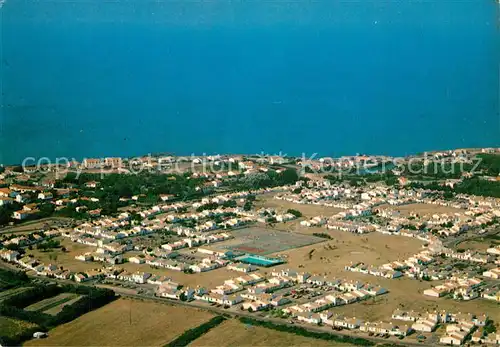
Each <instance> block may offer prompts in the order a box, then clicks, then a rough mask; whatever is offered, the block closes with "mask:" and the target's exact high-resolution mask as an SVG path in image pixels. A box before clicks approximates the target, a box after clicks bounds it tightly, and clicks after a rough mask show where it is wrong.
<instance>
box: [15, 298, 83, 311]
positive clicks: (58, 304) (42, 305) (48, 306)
mask: <svg viewBox="0 0 500 347" xmlns="http://www.w3.org/2000/svg"><path fill="white" fill-rule="evenodd" d="M80 297H81V296H80V295H78V294H73V293H61V294H59V295H56V296H54V297H52V298H48V299H44V300H41V301H38V302H35V303H34V304H32V305H29V306H28V307H26V308H25V310H26V311H39V312H45V311H50V310H53V309H54V310H53V311H54V312H55V313H50V312H46V313H49V314H54V315H55V314H57V313H59V312H60V311H61V309H62V305H65V304H68V303H69V302H70V301H72V302H75V301H76V300H77V299H80ZM75 299H76V300H75ZM59 308H61V309H59ZM51 312H52V311H51Z"/></svg>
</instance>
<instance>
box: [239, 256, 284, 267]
mask: <svg viewBox="0 0 500 347" xmlns="http://www.w3.org/2000/svg"><path fill="white" fill-rule="evenodd" d="M238 260H239V261H240V262H242V263H246V264H252V265H258V266H264V267H269V266H274V265H278V264H281V263H283V261H282V260H281V259H276V258H266V257H262V256H258V255H252V254H248V255H245V256H243V257H240V258H238Z"/></svg>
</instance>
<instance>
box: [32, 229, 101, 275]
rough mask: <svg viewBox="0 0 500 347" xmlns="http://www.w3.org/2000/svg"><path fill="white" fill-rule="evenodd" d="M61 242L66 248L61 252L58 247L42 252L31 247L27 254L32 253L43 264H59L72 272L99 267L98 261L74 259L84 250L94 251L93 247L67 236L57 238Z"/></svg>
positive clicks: (84, 251)
mask: <svg viewBox="0 0 500 347" xmlns="http://www.w3.org/2000/svg"><path fill="white" fill-rule="evenodd" d="M57 240H59V241H60V242H61V246H62V247H65V248H66V252H63V251H62V250H61V249H60V248H59V249H57V248H56V249H53V250H49V251H47V252H42V251H40V250H37V249H36V246H34V247H33V250H31V251H27V254H33V255H34V256H35V258H36V259H38V260H40V261H41V262H42V263H44V264H54V263H55V264H60V265H61V266H63V267H64V268H65V269H68V270H70V271H73V272H79V271H88V270H91V269H96V268H101V267H102V265H101V264H100V263H94V262H84V261H80V260H76V259H75V256H76V255H80V254H83V253H86V252H94V251H95V247H92V246H86V245H82V244H81V243H76V242H72V241H71V240H69V239H68V238H62V237H61V238H57Z"/></svg>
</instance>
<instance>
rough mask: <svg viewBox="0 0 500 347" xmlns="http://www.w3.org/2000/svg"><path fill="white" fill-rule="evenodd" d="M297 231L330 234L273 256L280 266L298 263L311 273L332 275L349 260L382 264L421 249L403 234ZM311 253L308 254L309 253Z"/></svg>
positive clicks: (302, 228)
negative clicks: (281, 262)
mask: <svg viewBox="0 0 500 347" xmlns="http://www.w3.org/2000/svg"><path fill="white" fill-rule="evenodd" d="M299 230H300V232H301V233H306V234H311V235H312V234H313V233H325V234H328V235H330V236H331V237H332V239H331V240H328V239H325V242H322V243H318V244H314V245H311V246H306V247H302V248H297V249H292V250H288V251H284V252H280V253H275V254H273V255H274V256H277V255H279V256H282V257H284V258H285V259H286V260H287V264H284V265H281V266H280V267H291V268H297V267H299V265H302V266H303V267H304V268H305V269H306V270H307V271H309V272H311V273H315V274H320V273H321V274H325V273H326V274H328V275H334V274H338V273H339V272H344V267H345V266H346V265H349V264H350V263H351V262H364V263H366V264H370V265H382V264H384V263H386V262H389V261H395V260H398V259H404V258H406V257H408V256H409V255H413V254H415V253H417V252H419V251H420V250H421V247H422V242H421V241H419V240H416V239H413V238H409V237H403V236H391V235H383V234H380V233H370V234H364V235H358V234H352V233H348V232H344V231H336V230H328V229H325V228H305V227H300V229H299ZM310 255H311V256H310Z"/></svg>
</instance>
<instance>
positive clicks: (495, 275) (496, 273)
mask: <svg viewBox="0 0 500 347" xmlns="http://www.w3.org/2000/svg"><path fill="white" fill-rule="evenodd" d="M483 276H484V277H488V278H492V279H495V280H497V279H500V267H499V268H496V269H491V270H488V271H485V272H483Z"/></svg>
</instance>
